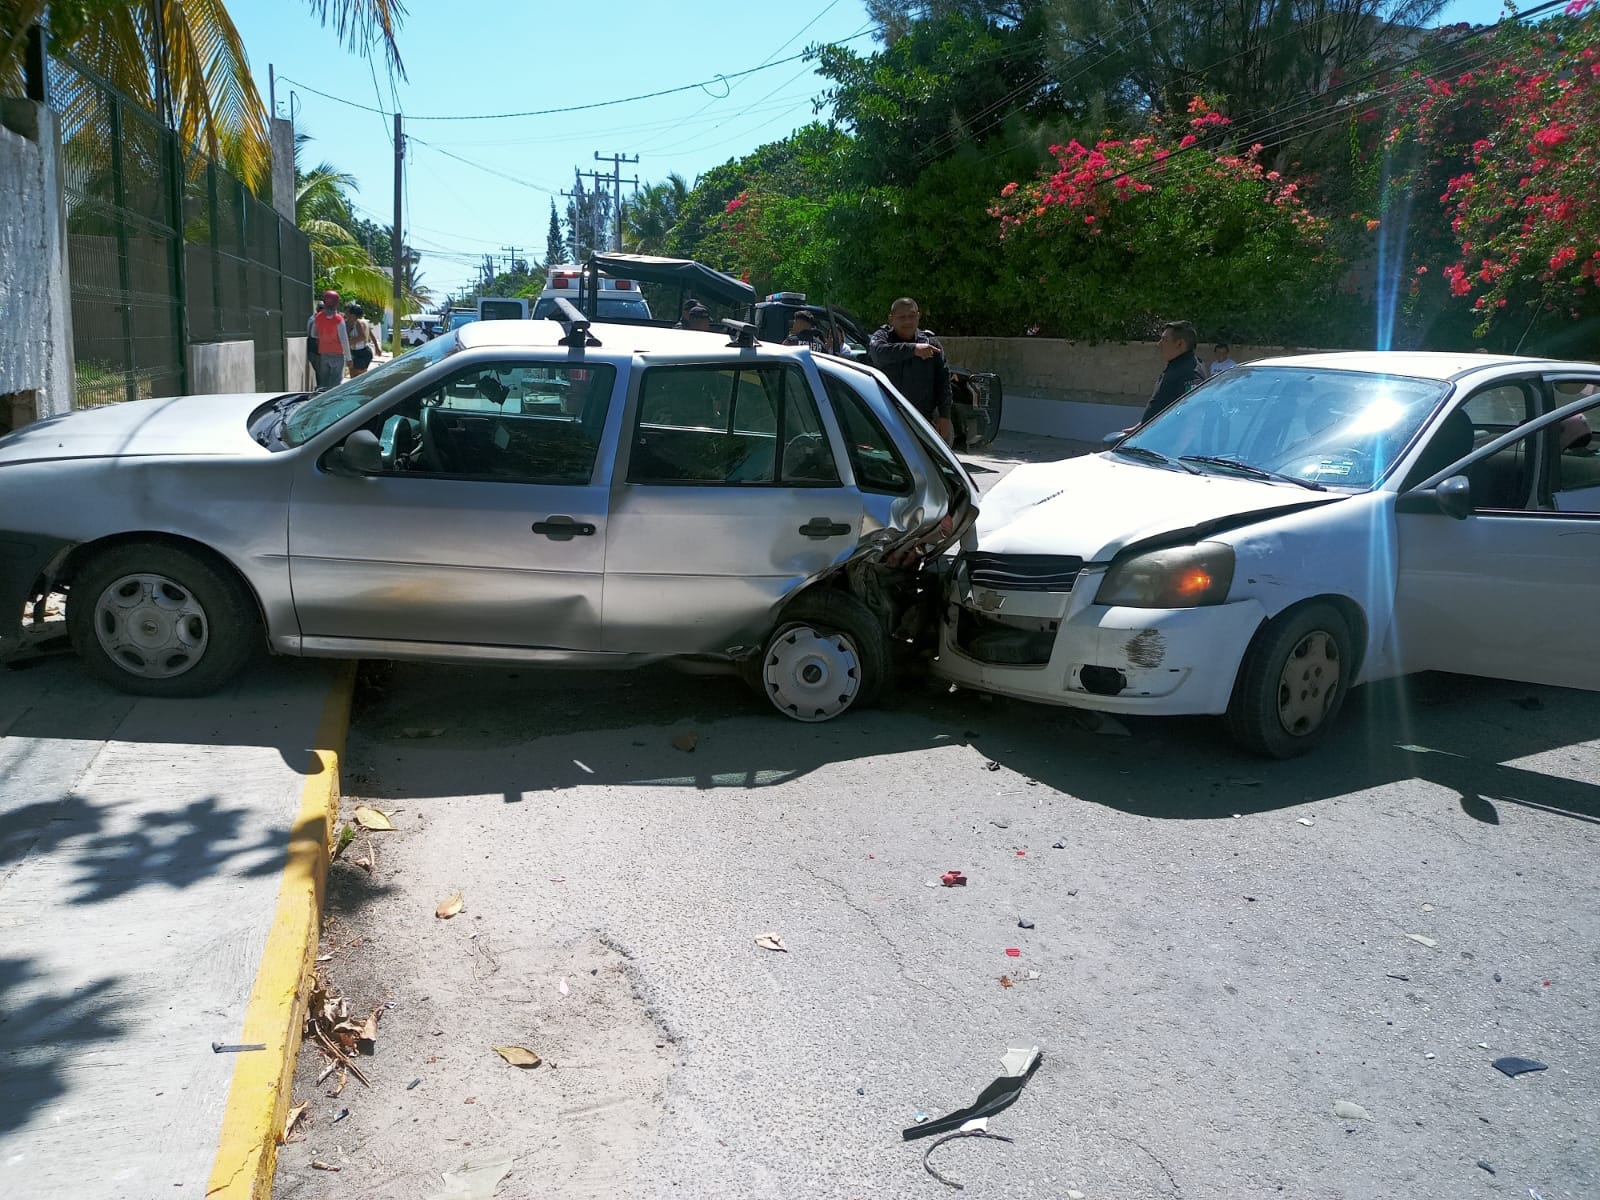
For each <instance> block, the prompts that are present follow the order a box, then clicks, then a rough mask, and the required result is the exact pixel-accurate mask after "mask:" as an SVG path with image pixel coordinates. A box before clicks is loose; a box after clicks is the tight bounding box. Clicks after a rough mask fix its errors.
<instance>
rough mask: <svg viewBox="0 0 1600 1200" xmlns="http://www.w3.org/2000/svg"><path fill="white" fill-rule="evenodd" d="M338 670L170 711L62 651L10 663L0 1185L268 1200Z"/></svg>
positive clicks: (311, 922)
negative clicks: (109, 684)
mask: <svg viewBox="0 0 1600 1200" xmlns="http://www.w3.org/2000/svg"><path fill="white" fill-rule="evenodd" d="M349 681H350V672H349V671H348V670H346V669H341V668H339V667H337V666H333V665H330V664H326V663H315V662H296V661H286V660H274V661H272V662H264V663H261V664H259V665H257V666H256V667H254V668H253V669H252V670H251V671H250V672H249V673H248V674H247V675H246V676H245V677H244V679H243V680H242V681H241V682H240V683H239V684H237V685H236V686H234V687H233V688H230V689H228V690H226V691H224V692H222V693H220V694H218V695H216V696H212V697H209V698H206V699H203V700H187V701H159V700H140V699H135V698H133V697H129V696H123V695H120V694H118V693H115V692H112V691H110V690H108V689H107V688H105V687H104V686H102V685H100V684H98V683H96V682H94V681H93V680H91V679H89V678H88V676H87V675H86V674H85V673H84V672H83V671H82V670H81V669H80V667H79V666H78V664H77V662H76V660H74V659H71V658H60V659H52V660H47V661H43V662H40V663H37V664H36V665H34V666H33V667H32V668H31V669H29V670H25V671H15V672H12V671H0V1195H4V1196H7V1197H15V1198H17V1200H23V1198H27V1200H34V1198H39V1200H69V1198H70V1200H92V1198H99V1197H117V1198H122V1197H149V1196H156V1195H166V1196H171V1195H187V1196H198V1195H201V1194H202V1193H208V1194H213V1195H218V1196H232V1195H239V1196H248V1195H254V1194H262V1195H264V1194H266V1193H265V1191H264V1190H263V1191H260V1192H258V1191H257V1190H256V1189H257V1187H258V1185H259V1184H260V1183H261V1181H270V1178H271V1173H270V1172H271V1163H270V1159H271V1157H272V1155H271V1150H270V1143H271V1130H272V1128H273V1127H274V1124H275V1123H276V1122H277V1121H280V1120H281V1119H282V1118H281V1104H280V1090H281V1089H280V1081H281V1080H282V1079H283V1078H284V1070H285V1068H286V1067H288V1066H291V1065H292V1056H293V1052H294V1050H295V1048H296V1047H297V1046H298V1033H299V1030H298V1023H299V1016H298V1008H297V996H296V994H297V991H298V989H299V984H300V980H301V977H302V975H303V973H304V965H305V962H306V960H307V959H308V958H309V956H310V954H311V953H312V948H313V947H314V945H315V937H316V925H317V914H318V912H319V911H320V898H321V892H320V889H321V883H322V878H323V875H324V872H325V867H326V838H327V834H328V823H329V817H328V811H329V804H330V803H332V804H336V803H337V795H338V785H337V778H338V773H337V754H338V753H339V752H340V750H342V747H343V740H344V731H345V727H346V724H347V722H348V716H349ZM291 843H293V845H291ZM213 1042H216V1043H225V1044H236V1043H241V1042H261V1043H266V1045H267V1048H266V1050H264V1051H253V1052H245V1053H214V1052H213V1050H212V1043H213ZM258 1177H259V1178H258ZM208 1180H210V1181H211V1182H210V1184H209V1185H208ZM180 1189H181V1190H180Z"/></svg>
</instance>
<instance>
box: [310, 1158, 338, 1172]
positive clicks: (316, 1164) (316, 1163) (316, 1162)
mask: <svg viewBox="0 0 1600 1200" xmlns="http://www.w3.org/2000/svg"><path fill="white" fill-rule="evenodd" d="M311 1169H312V1170H313V1171H338V1170H342V1169H343V1168H341V1167H336V1166H334V1165H333V1164H332V1163H325V1162H323V1161H322V1160H321V1159H320V1158H313V1159H312V1160H311Z"/></svg>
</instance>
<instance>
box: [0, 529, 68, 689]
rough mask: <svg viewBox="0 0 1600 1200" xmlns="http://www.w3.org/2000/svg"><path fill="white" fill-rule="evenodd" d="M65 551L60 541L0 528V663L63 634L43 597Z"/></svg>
mask: <svg viewBox="0 0 1600 1200" xmlns="http://www.w3.org/2000/svg"><path fill="white" fill-rule="evenodd" d="M71 549H72V543H71V542H68V541H64V540H62V539H60V538H48V537H40V536H39V535H38V534H33V533H15V532H11V531H9V530H0V662H12V661H15V660H17V659H20V658H26V657H27V656H28V655H30V654H35V653H38V652H39V651H40V650H41V649H44V648H45V647H46V646H48V645H49V644H50V643H52V642H55V641H57V640H59V639H61V638H63V637H64V636H65V635H66V625H65V623H64V621H63V620H62V619H61V617H60V614H59V613H57V612H55V610H54V609H53V608H52V607H51V606H50V604H49V596H50V591H51V585H52V583H53V580H54V575H55V571H56V569H57V568H58V567H59V566H60V564H61V563H62V561H63V560H64V559H65V558H66V556H67V553H68V552H69V551H70V550H71Z"/></svg>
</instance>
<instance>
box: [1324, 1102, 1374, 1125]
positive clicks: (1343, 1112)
mask: <svg viewBox="0 0 1600 1200" xmlns="http://www.w3.org/2000/svg"><path fill="white" fill-rule="evenodd" d="M1333 1115H1334V1116H1336V1117H1339V1118H1340V1119H1342V1120H1345V1121H1370V1120H1372V1114H1371V1113H1369V1112H1368V1111H1367V1110H1366V1109H1364V1108H1362V1107H1361V1105H1359V1104H1357V1103H1356V1102H1355V1101H1354V1100H1339V1101H1337V1102H1335V1104H1334V1106H1333Z"/></svg>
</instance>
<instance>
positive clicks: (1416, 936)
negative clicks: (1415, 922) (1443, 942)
mask: <svg viewBox="0 0 1600 1200" xmlns="http://www.w3.org/2000/svg"><path fill="white" fill-rule="evenodd" d="M1406 936H1407V937H1408V938H1410V939H1411V940H1412V941H1413V942H1416V943H1417V944H1418V945H1422V946H1429V947H1432V946H1437V945H1438V944H1439V943H1438V942H1436V941H1434V940H1433V939H1432V938H1431V937H1426V936H1424V935H1423V934H1420V933H1408V934H1406Z"/></svg>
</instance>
